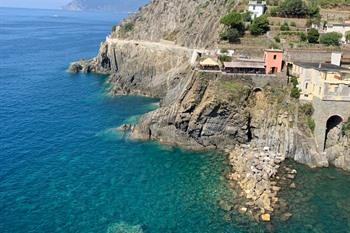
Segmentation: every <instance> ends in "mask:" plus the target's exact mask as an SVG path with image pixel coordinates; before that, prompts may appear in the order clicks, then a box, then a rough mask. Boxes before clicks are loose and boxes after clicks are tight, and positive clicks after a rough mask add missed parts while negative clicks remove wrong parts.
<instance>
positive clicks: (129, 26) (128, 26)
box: [122, 22, 134, 32]
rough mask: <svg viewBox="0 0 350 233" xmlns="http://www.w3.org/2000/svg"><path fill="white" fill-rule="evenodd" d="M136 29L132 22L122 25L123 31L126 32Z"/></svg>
mask: <svg viewBox="0 0 350 233" xmlns="http://www.w3.org/2000/svg"><path fill="white" fill-rule="evenodd" d="M133 29H134V24H133V23H131V22H128V23H125V24H123V25H122V30H123V31H124V32H130V31H132V30H133Z"/></svg>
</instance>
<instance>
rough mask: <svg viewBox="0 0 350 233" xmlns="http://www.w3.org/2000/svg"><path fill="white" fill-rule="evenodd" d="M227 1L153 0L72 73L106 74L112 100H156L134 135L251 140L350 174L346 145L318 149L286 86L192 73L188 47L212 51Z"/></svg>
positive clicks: (195, 141) (182, 142) (214, 144)
mask: <svg viewBox="0 0 350 233" xmlns="http://www.w3.org/2000/svg"><path fill="white" fill-rule="evenodd" d="M233 4H234V1H220V0H212V1H206V0H191V1H188V0H178V1H176V2H175V1H169V0H154V1H152V3H150V4H149V5H147V6H145V7H143V8H142V9H141V10H140V11H139V12H138V13H137V14H136V15H134V16H131V17H130V18H128V19H126V20H125V21H124V22H123V23H122V24H121V26H120V27H119V28H117V29H116V31H115V32H113V33H112V34H111V35H110V36H109V37H108V38H107V40H106V41H105V42H104V43H102V44H101V47H100V50H99V53H98V55H97V56H96V57H95V58H93V59H90V60H83V61H79V62H75V63H72V64H71V66H70V70H71V71H73V72H79V71H83V72H97V73H103V74H109V75H110V78H109V82H110V84H111V90H110V91H111V94H114V95H118V94H123V95H124V94H137V95H144V96H151V97H158V98H160V99H161V103H160V108H159V109H158V110H156V111H154V112H151V113H148V114H146V115H145V116H143V117H142V118H141V120H140V122H139V123H138V124H137V125H136V126H135V127H134V130H133V132H132V137H133V138H137V139H154V140H159V141H161V142H163V143H167V144H173V145H179V146H182V147H186V148H190V149H219V150H222V151H227V152H230V150H231V149H233V148H234V147H235V146H236V145H239V144H248V143H249V144H251V145H252V146H254V147H256V148H262V147H269V148H270V149H271V150H273V151H275V152H277V153H280V154H283V155H285V156H287V157H289V158H293V159H294V160H296V161H298V162H301V163H304V164H308V165H310V166H312V167H316V166H318V167H319V166H328V164H329V163H331V164H334V165H336V166H338V167H341V168H344V169H349V170H350V161H349V160H350V158H349V156H348V155H349V154H350V153H349V146H348V145H349V141H348V140H345V139H342V141H341V142H340V143H336V145H335V146H333V147H332V148H331V149H329V151H327V153H322V152H320V151H319V150H318V149H317V147H316V145H315V140H314V137H313V135H312V133H311V131H310V129H309V128H308V126H306V123H305V119H304V118H303V117H301V116H300V114H298V113H299V112H300V111H299V104H298V103H297V102H296V101H292V100H291V99H290V97H289V94H288V87H287V86H286V84H285V83H284V84H280V83H279V82H280V81H278V79H274V80H268V78H267V77H264V78H262V77H260V78H259V77H258V78H252V77H251V76H245V77H244V76H242V77H239V76H235V77H234V76H224V75H218V74H213V73H212V74H203V73H198V72H195V71H193V70H192V69H191V67H190V66H189V60H190V58H191V55H192V52H193V50H192V49H191V47H202V46H203V47H211V48H215V47H216V46H215V42H216V40H217V35H218V34H219V33H218V31H219V30H220V28H219V26H218V25H219V18H220V17H221V16H222V15H223V14H225V12H226V11H228V10H230V9H231V8H232V7H233ZM126 25H128V30H126V28H125V26H126ZM160 39H168V40H170V39H171V40H174V41H175V42H176V43H168V42H167V43H164V42H159V40H160ZM181 45H186V46H181ZM266 80H267V81H268V82H267V81H266ZM281 86H284V87H281ZM254 87H260V88H262V92H260V91H259V90H258V91H257V90H255V91H254Z"/></svg>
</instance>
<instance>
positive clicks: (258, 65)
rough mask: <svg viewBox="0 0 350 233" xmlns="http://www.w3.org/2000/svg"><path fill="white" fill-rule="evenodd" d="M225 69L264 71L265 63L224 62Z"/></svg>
mask: <svg viewBox="0 0 350 233" xmlns="http://www.w3.org/2000/svg"><path fill="white" fill-rule="evenodd" d="M224 66H225V68H259V69H264V68H265V63H264V62H261V61H232V62H224Z"/></svg>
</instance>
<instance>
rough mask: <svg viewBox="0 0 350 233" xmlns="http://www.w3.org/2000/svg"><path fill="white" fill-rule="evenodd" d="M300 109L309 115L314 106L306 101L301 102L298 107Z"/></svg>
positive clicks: (312, 112) (312, 111)
mask: <svg viewBox="0 0 350 233" xmlns="http://www.w3.org/2000/svg"><path fill="white" fill-rule="evenodd" d="M300 111H301V112H302V113H304V115H305V116H309V117H311V116H312V114H314V111H315V110H314V107H313V106H312V104H310V103H307V104H303V105H302V106H301V107H300Z"/></svg>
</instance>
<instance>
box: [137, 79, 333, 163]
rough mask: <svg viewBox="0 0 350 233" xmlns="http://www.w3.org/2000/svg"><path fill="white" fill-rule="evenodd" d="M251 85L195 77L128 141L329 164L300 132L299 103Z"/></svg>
mask: <svg viewBox="0 0 350 233" xmlns="http://www.w3.org/2000/svg"><path fill="white" fill-rule="evenodd" d="M255 86H256V84H255V83H254V80H252V79H251V78H250V77H249V76H242V77H234V78H233V77H229V76H226V77H225V76H222V75H216V74H201V73H193V74H192V75H189V76H188V77H187V82H184V83H183V84H182V87H181V88H179V89H181V90H182V91H181V92H178V95H177V96H174V95H172V98H174V97H175V99H174V101H173V102H169V101H168V102H165V103H163V104H162V105H161V107H160V108H159V109H158V110H156V111H154V112H151V113H148V114H146V115H145V116H144V117H142V118H141V120H140V122H139V123H138V124H137V125H136V127H135V129H134V131H133V132H132V137H133V138H136V139H147V140H149V139H153V140H158V141H160V142H162V143H166V144H173V145H178V146H182V147H186V148H189V149H199V150H200V149H219V150H222V151H231V150H232V149H233V148H234V147H235V146H236V145H240V144H250V145H252V146H253V147H256V148H264V147H269V148H270V149H271V150H272V151H275V152H277V153H281V154H283V155H285V156H286V157H290V158H293V159H294V160H296V161H299V162H301V163H304V164H308V165H309V166H312V167H320V166H328V161H327V158H326V157H325V156H322V154H320V153H318V152H317V151H316V146H315V143H314V141H313V138H312V136H311V134H309V135H307V134H306V133H305V132H302V131H301V130H300V129H299V128H300V125H303V123H302V122H298V114H296V108H297V106H298V104H297V103H295V102H293V101H291V100H290V97H289V95H288V91H287V90H286V89H283V88H280V87H277V86H274V87H271V86H270V85H266V86H265V87H264V90H263V91H260V89H258V90H255V89H254V87H255ZM169 93H172V92H169ZM165 99H167V98H165Z"/></svg>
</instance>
